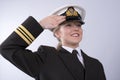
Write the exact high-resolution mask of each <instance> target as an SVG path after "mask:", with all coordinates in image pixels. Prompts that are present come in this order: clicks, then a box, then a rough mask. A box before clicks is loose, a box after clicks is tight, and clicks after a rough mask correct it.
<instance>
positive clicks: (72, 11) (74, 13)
mask: <svg viewBox="0 0 120 80" xmlns="http://www.w3.org/2000/svg"><path fill="white" fill-rule="evenodd" d="M66 16H78V12H77V11H76V10H75V9H74V8H73V7H69V8H68V9H67V11H66Z"/></svg>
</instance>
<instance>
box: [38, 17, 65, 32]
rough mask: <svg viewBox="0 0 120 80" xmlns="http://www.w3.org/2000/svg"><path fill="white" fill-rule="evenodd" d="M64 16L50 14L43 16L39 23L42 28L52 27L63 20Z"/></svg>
mask: <svg viewBox="0 0 120 80" xmlns="http://www.w3.org/2000/svg"><path fill="white" fill-rule="evenodd" d="M65 19H66V18H65V16H59V15H50V16H47V17H45V18H43V19H42V20H41V21H40V22H39V24H40V25H41V26H42V27H43V28H44V29H50V30H51V29H53V28H55V27H57V26H58V25H59V24H60V23H61V22H63V21H65Z"/></svg>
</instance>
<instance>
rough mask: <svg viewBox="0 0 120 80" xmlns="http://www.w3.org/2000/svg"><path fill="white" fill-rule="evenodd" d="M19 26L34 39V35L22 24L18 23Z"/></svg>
mask: <svg viewBox="0 0 120 80" xmlns="http://www.w3.org/2000/svg"><path fill="white" fill-rule="evenodd" d="M20 28H21V29H22V30H24V32H26V34H27V35H28V36H29V37H30V38H31V39H32V40H35V38H34V36H33V35H32V34H31V33H30V32H29V31H28V30H27V29H26V28H25V27H24V26H22V25H20Z"/></svg>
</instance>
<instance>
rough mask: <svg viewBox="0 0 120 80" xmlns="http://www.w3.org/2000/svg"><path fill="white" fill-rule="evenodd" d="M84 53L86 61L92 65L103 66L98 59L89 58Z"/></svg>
mask: <svg viewBox="0 0 120 80" xmlns="http://www.w3.org/2000/svg"><path fill="white" fill-rule="evenodd" d="M81 52H82V55H83V57H84V59H85V60H86V61H87V62H89V63H90V64H96V65H102V63H101V62H100V61H99V60H98V59H97V58H94V57H91V56H88V55H87V54H86V53H85V52H83V51H82V50H81Z"/></svg>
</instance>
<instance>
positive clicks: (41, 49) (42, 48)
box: [38, 45, 57, 54]
mask: <svg viewBox="0 0 120 80" xmlns="http://www.w3.org/2000/svg"><path fill="white" fill-rule="evenodd" d="M38 52H42V53H49V54H50V53H57V50H56V48H55V47H51V46H46V45H41V46H40V47H39V48H38Z"/></svg>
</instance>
